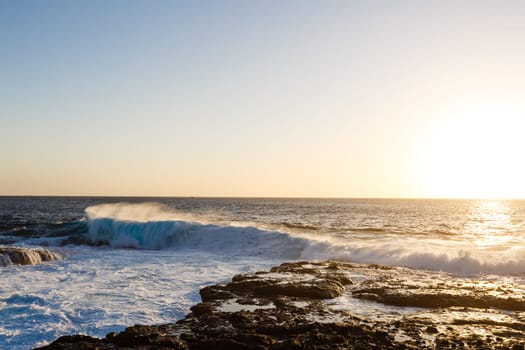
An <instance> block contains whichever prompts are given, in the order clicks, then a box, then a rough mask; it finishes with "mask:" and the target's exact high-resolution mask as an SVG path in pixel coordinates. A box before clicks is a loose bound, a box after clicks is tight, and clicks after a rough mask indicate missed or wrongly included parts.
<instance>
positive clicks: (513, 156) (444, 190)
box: [423, 103, 525, 198]
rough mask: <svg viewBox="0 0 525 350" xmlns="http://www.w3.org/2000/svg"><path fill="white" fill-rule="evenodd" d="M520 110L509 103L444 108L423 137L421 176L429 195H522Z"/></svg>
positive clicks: (524, 143)
mask: <svg viewBox="0 0 525 350" xmlns="http://www.w3.org/2000/svg"><path fill="white" fill-rule="evenodd" d="M524 134H525V114H524V113H523V111H522V110H520V109H518V108H516V107H515V106H512V105H510V104H506V105H504V104H489V103H482V104H478V105H477V106H466V107H462V108H456V109H454V110H453V111H449V112H448V113H447V114H446V115H442V116H441V117H440V118H439V120H438V121H437V126H436V127H435V128H434V130H433V131H432V132H431V135H430V136H429V138H428V139H427V140H426V141H425V143H426V145H427V147H425V152H424V159H423V164H424V165H423V178H424V182H425V185H424V186H425V188H426V191H427V192H428V193H429V194H430V196H433V197H448V198H524V197H525V158H524V154H523V153H524V152H525V135H524Z"/></svg>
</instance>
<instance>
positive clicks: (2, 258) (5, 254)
mask: <svg viewBox="0 0 525 350" xmlns="http://www.w3.org/2000/svg"><path fill="white" fill-rule="evenodd" d="M60 258H61V255H60V254H59V253H57V252H54V251H52V250H48V249H43V248H34V249H29V248H15V247H0V266H9V265H35V264H39V263H41V262H45V261H53V260H58V259H60Z"/></svg>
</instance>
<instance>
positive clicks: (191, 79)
mask: <svg viewBox="0 0 525 350" xmlns="http://www.w3.org/2000/svg"><path fill="white" fill-rule="evenodd" d="M524 37H525V2H522V1H402V0H401V1H375V0H372V1H330V0H328V1H306V0H305V1H293V0H292V1H242V0H239V1H162V0H156V1H149V0H148V1H146V0H144V1H136V0H109V1H108V0H104V1H97V0H93V1H77V0H63V1H60V0H38V1H37V0H34V1H26V0H17V1H10V0H0V194H2V195H91V196H96V195H109V196H255V197H382V198H390V197H396V198H398V197H447V198H450V197H466V198H478V197H483V198H485V197H491V198H492V197H494V198H499V197H505V198H525V183H524V179H525V165H524V163H525V162H524V161H523V155H522V153H523V151H524V150H525V137H524V136H523V133H524V131H525V63H524V62H525V40H523V38H524Z"/></svg>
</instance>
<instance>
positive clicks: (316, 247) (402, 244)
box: [3, 203, 525, 275]
mask: <svg viewBox="0 0 525 350" xmlns="http://www.w3.org/2000/svg"><path fill="white" fill-rule="evenodd" d="M85 216H86V217H85V219H83V220H80V221H76V222H69V223H60V224H56V225H55V227H54V230H53V231H52V232H51V233H48V234H47V235H46V238H45V243H46V244H50V245H66V244H89V245H93V246H100V245H106V246H110V247H112V248H134V249H156V250H158V249H170V250H179V249H189V250H194V251H204V252H208V253H213V254H217V255H227V256H232V257H234V256H238V257H247V256H254V257H262V258H268V259H275V258H277V259H285V260H294V259H309V260H327V259H332V260H341V261H350V262H357V263H373V264H382V265H392V266H406V267H411V268H418V269H428V270H441V271H446V272H450V273H455V274H475V273H486V274H498V275H502V274H525V259H524V257H525V245H522V244H518V243H513V244H512V245H508V246H498V247H496V249H494V250H490V249H486V247H477V246H476V245H475V244H473V243H472V242H470V241H468V240H466V239H465V240H463V241H460V240H455V241H454V240H450V239H443V238H442V237H443V236H442V235H434V236H428V237H425V236H423V235H411V236H403V237H400V236H399V235H391V236H389V235H388V234H387V233H381V234H379V233H378V236H377V237H376V238H374V237H375V236H370V232H369V231H370V230H368V229H366V230H364V231H365V232H363V233H362V234H360V233H359V232H356V231H355V230H352V231H353V233H352V234H348V235H346V234H337V233H326V232H321V231H319V230H312V229H310V227H308V226H306V225H305V227H303V228H302V229H301V228H300V227H298V226H299V225H295V224H294V230H293V231H289V230H286V228H288V227H286V225H281V227H283V228H284V231H283V232H281V231H280V230H279V228H278V227H274V228H269V227H268V226H261V227H254V226H255V223H252V224H249V225H246V226H242V225H239V223H234V226H233V224H224V223H217V222H212V221H208V220H207V219H206V218H205V217H202V216H200V217H199V216H196V215H193V214H191V213H187V212H179V211H176V210H174V209H172V208H169V207H167V206H164V205H161V204H157V203H140V204H129V203H115V204H102V205H96V206H91V207H88V208H87V209H86V210H85ZM371 237H372V238H371ZM40 244H42V242H40ZM3 259H4V260H6V258H3Z"/></svg>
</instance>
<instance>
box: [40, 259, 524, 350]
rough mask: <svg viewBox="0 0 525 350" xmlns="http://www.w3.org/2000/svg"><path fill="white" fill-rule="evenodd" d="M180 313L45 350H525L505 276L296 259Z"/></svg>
mask: <svg viewBox="0 0 525 350" xmlns="http://www.w3.org/2000/svg"><path fill="white" fill-rule="evenodd" d="M200 293H201V297H202V302H201V303H199V304H197V305H195V306H193V307H192V308H191V312H190V313H189V314H188V315H187V316H186V317H185V318H184V319H182V320H180V321H178V322H176V323H171V324H165V325H156V326H138V325H137V326H133V327H129V328H127V329H126V330H125V331H123V332H120V333H118V334H116V333H110V334H108V335H107V336H106V337H105V338H104V339H96V338H92V337H87V336H82V335H75V336H66V337H62V338H59V339H57V340H56V341H55V342H53V343H52V344H50V345H48V346H45V347H43V348H41V349H47V350H50V349H273V350H278V349H436V348H437V349H524V347H523V344H525V332H524V331H525V313H524V312H523V310H525V300H524V299H523V297H522V295H525V293H524V288H523V287H522V286H521V285H515V284H513V283H510V282H509V283H505V280H504V279H499V280H497V281H493V280H491V279H490V278H488V277H487V278H478V279H469V278H458V277H453V276H449V275H447V274H444V273H438V272H423V271H420V270H417V271H416V270H411V269H405V268H388V267H382V266H377V265H358V264H348V263H338V262H322V263H310V262H294V263H285V264H282V265H280V266H277V267H274V268H272V269H271V270H270V271H268V272H257V273H253V274H243V275H237V276H234V277H233V279H232V281H231V282H229V283H225V284H218V285H213V286H208V287H205V288H203V289H202V290H201V291H200Z"/></svg>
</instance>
